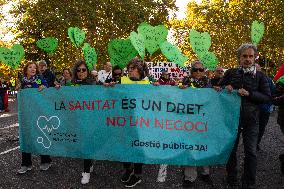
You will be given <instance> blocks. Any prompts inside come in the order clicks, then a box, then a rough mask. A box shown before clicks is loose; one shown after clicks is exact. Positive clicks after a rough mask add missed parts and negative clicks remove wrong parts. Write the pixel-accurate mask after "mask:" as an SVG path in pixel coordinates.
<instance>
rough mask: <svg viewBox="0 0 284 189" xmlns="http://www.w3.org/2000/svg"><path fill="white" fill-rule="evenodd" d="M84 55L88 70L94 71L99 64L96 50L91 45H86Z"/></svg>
mask: <svg viewBox="0 0 284 189" xmlns="http://www.w3.org/2000/svg"><path fill="white" fill-rule="evenodd" d="M83 54H84V59H85V61H86V64H87V66H88V69H89V70H90V71H92V70H93V69H94V65H95V64H96V63H97V60H98V59H97V58H98V57H97V53H96V50H95V48H92V47H91V46H90V44H89V43H84V47H83Z"/></svg>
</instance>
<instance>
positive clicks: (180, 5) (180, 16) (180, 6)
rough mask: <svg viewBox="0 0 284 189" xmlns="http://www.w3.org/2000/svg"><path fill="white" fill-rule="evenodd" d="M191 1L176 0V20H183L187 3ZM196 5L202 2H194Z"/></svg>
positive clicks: (199, 0)
mask: <svg viewBox="0 0 284 189" xmlns="http://www.w3.org/2000/svg"><path fill="white" fill-rule="evenodd" d="M190 1H193V0H176V6H177V7H178V9H179V10H178V11H177V13H176V14H177V19H180V20H181V19H183V18H185V16H186V15H185V11H186V5H187V3H188V2H190ZM195 1H196V2H197V3H201V1H202V0H195Z"/></svg>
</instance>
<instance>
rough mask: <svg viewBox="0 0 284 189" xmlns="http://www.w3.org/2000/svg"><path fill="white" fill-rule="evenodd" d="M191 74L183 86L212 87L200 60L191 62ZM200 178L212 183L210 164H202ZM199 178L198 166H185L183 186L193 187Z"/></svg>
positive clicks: (185, 79)
mask: <svg viewBox="0 0 284 189" xmlns="http://www.w3.org/2000/svg"><path fill="white" fill-rule="evenodd" d="M190 73H191V75H190V76H189V77H185V78H184V80H183V82H182V87H181V88H187V87H192V88H210V87H211V84H210V80H209V79H208V78H207V77H206V75H205V68H204V66H203V64H202V62H200V61H194V62H193V63H192V64H191V70H190ZM200 178H201V179H202V180H203V181H204V182H206V183H208V184H212V183H213V182H212V179H211V177H210V175H209V166H201V175H200ZM196 179H197V167H196V166H185V167H184V177H183V186H184V187H192V186H193V185H194V182H195V180H196Z"/></svg>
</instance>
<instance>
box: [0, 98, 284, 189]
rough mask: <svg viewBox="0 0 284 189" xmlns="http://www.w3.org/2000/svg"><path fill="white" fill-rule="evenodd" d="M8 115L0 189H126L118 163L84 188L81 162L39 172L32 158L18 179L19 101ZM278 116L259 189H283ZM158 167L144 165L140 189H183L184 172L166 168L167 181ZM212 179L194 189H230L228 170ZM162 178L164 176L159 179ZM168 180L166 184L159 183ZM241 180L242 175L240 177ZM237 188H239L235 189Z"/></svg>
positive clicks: (101, 168)
mask: <svg viewBox="0 0 284 189" xmlns="http://www.w3.org/2000/svg"><path fill="white" fill-rule="evenodd" d="M9 109H10V112H8V113H1V114H0V188H1V189H2V188H3V189H6V188H7V189H8V188H26V189H33V188H35V189H45V188H46V189H57V188H62V189H65V188H66V189H68V188H70V189H71V188H72V189H73V188H74V189H75V188H96V189H112V188H117V189H119V188H125V187H124V186H123V185H122V184H121V182H120V181H119V180H120V176H121V174H122V173H123V170H122V166H121V164H120V163H119V162H109V161H95V164H94V172H93V173H91V179H90V183H88V184H87V185H84V186H83V185H82V184H81V182H80V181H81V172H82V169H83V161H82V160H81V159H73V158H64V157H54V158H52V160H53V162H52V167H51V168H50V169H48V170H47V171H40V170H39V157H38V156H33V169H32V170H31V171H30V172H28V173H26V174H24V175H18V174H17V170H18V169H19V168H20V164H21V153H20V150H19V139H18V126H19V125H18V114H17V100H16V99H14V98H13V99H9ZM276 117H277V113H276V112H273V113H272V115H271V117H270V120H269V123H268V126H267V129H266V132H265V134H264V136H263V140H262V142H261V145H260V147H261V150H260V151H259V152H258V167H257V185H256V186H257V189H267V188H269V189H284V175H281V172H280V169H279V167H280V163H279V160H278V155H279V154H280V153H281V152H284V135H283V134H282V133H281V131H280V129H279V126H278V125H277V124H276ZM238 156H239V160H240V161H239V162H240V171H242V170H243V161H242V159H243V148H242V142H240V145H239V153H238ZM159 167H160V166H159V165H144V167H143V168H144V169H143V171H144V172H143V176H142V183H140V184H139V185H137V186H136V187H135V188H137V189H173V188H176V189H179V188H182V177H183V172H182V168H181V167H179V166H167V169H166V173H167V174H165V175H164V177H159V175H158V172H159ZM210 171H211V176H212V179H213V185H208V184H206V183H204V182H202V181H201V180H200V179H199V178H198V179H197V181H196V183H195V185H194V188H200V189H207V188H208V189H209V188H216V189H222V188H229V187H228V186H227V184H226V182H225V176H226V171H225V166H224V165H218V166H212V167H211V169H210ZM160 176H161V175H160ZM158 177H159V179H162V180H163V178H165V181H164V182H158V181H157V180H158ZM239 177H241V174H240V176H239ZM236 188H237V187H236Z"/></svg>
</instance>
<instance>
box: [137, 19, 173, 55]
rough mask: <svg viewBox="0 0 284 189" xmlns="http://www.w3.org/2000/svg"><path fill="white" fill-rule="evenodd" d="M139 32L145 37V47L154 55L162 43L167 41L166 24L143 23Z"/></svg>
mask: <svg viewBox="0 0 284 189" xmlns="http://www.w3.org/2000/svg"><path fill="white" fill-rule="evenodd" d="M138 33H139V34H141V35H142V36H143V37H144V40H145V47H146V49H147V51H148V52H149V53H150V54H151V55H152V54H154V53H155V52H156V51H157V50H158V49H159V48H160V44H161V43H163V42H164V41H167V36H168V29H167V28H166V27H165V26H164V25H158V26H155V27H153V26H151V25H149V24H147V23H142V24H140V25H139V26H138Z"/></svg>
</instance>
